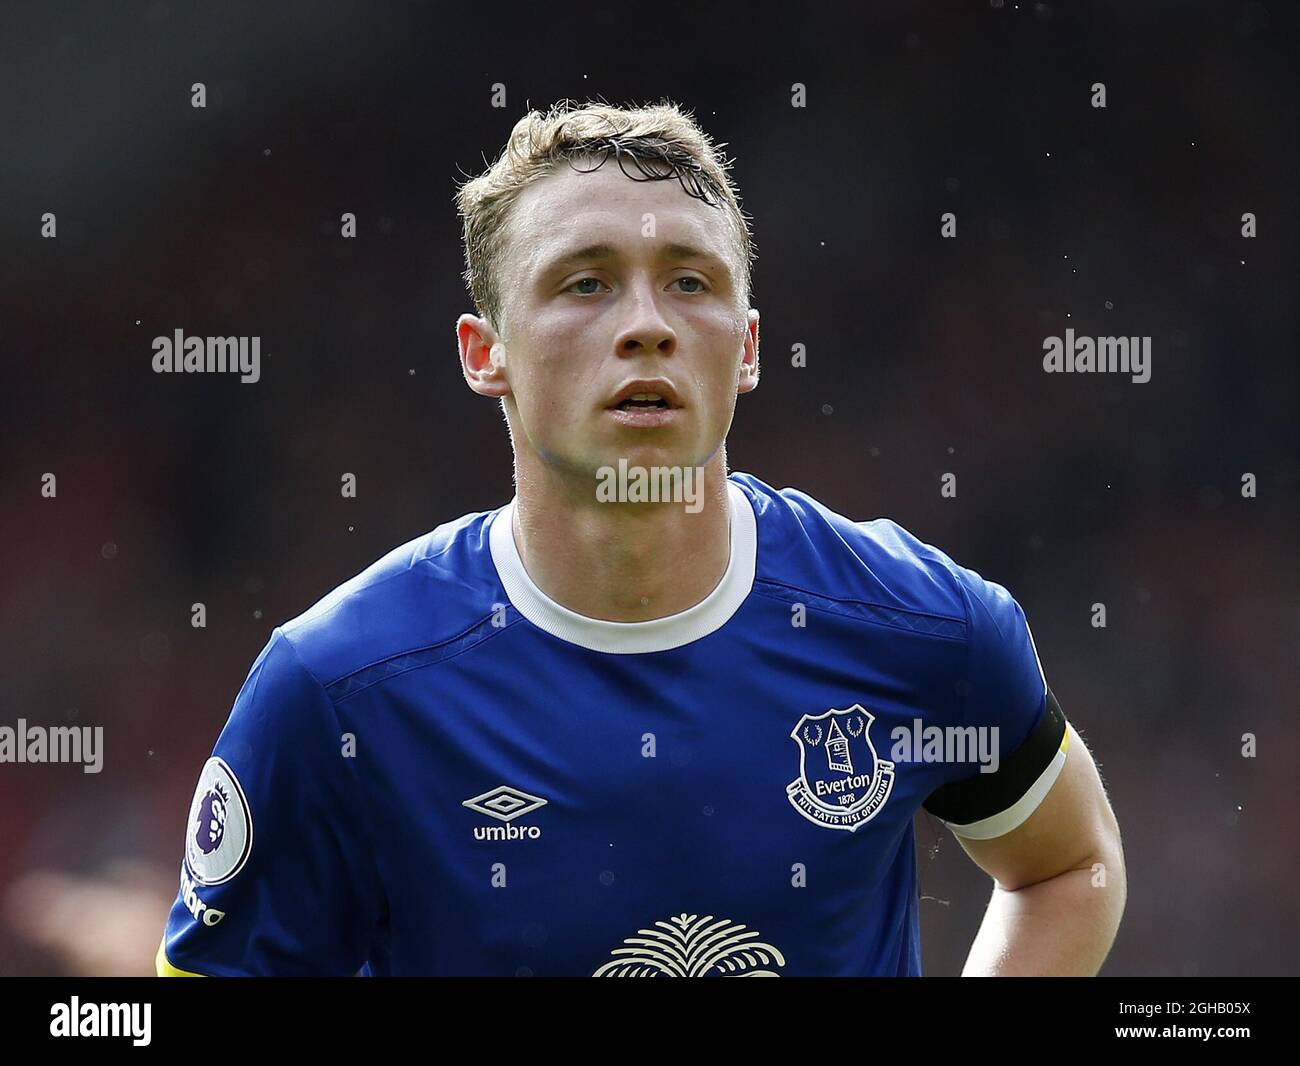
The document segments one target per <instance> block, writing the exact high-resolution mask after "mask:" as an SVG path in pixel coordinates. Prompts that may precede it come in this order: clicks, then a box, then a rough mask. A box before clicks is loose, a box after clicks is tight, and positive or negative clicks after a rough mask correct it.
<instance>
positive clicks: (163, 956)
mask: <svg viewBox="0 0 1300 1066" xmlns="http://www.w3.org/2000/svg"><path fill="white" fill-rule="evenodd" d="M166 943H167V938H166V937H163V938H162V940H160V941H158V954H157V955H155V956H154V960H153V964H154V968H155V969H156V970H157V971H158V976H159V977H206V976H207V974H204V973H191V972H190V971H189V970H182V969H179V968H178V967H175V966H173V965H172V964H171V963H170V962H168V961H167V952H166V951H164V950H163V945H165V944H166Z"/></svg>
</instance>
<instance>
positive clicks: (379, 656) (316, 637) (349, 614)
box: [278, 508, 499, 685]
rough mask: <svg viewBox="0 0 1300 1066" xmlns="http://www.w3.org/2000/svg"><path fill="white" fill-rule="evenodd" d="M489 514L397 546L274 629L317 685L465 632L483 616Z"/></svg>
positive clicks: (488, 587)
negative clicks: (317, 682) (314, 678)
mask: <svg viewBox="0 0 1300 1066" xmlns="http://www.w3.org/2000/svg"><path fill="white" fill-rule="evenodd" d="M498 510H499V508H498ZM495 513H496V510H492V511H476V512H472V513H470V514H465V515H462V516H461V517H459V518H457V519H454V520H452V521H450V522H445V523H443V524H442V525H440V526H438V527H437V528H436V529H433V530H431V531H429V532H428V533H425V534H423V535H421V536H419V537H416V538H415V539H414V540H410V541H408V542H406V543H405V544H400V545H398V546H397V547H396V548H393V549H392V550H391V551H389V552H386V553H385V554H384V555H383V556H382V557H380V558H379V559H377V560H376V561H375V562H373V563H372V564H371V565H370V566H368V567H366V568H365V569H364V570H362V571H361V572H360V573H358V574H356V575H355V576H354V577H351V578H349V579H348V580H347V581H344V582H343V583H342V584H341V585H339V586H337V587H336V588H334V589H332V590H331V591H330V592H328V593H327V594H326V595H325V596H323V597H321V599H319V600H318V601H317V602H316V603H314V604H313V605H312V606H311V607H309V608H308V609H307V610H305V611H303V612H302V614H300V615H298V616H297V617H295V618H292V619H290V620H289V621H287V622H285V623H283V624H282V625H281V626H279V628H278V632H280V633H281V634H282V635H283V637H284V639H285V640H286V641H287V642H288V644H289V645H291V647H292V650H293V652H294V653H296V655H297V656H298V658H299V659H300V660H301V661H302V664H303V665H304V666H305V667H306V668H307V670H308V671H309V672H310V673H311V674H313V675H314V676H315V677H316V679H317V680H318V681H320V682H321V684H323V685H330V684H332V683H333V682H336V681H338V680H339V679H341V678H344V677H347V676H349V675H351V674H354V673H356V672H357V671H359V670H362V669H364V668H366V667H368V666H372V665H375V664H378V663H380V662H383V661H385V660H388V659H391V658H392V657H394V656H397V655H401V654H403V653H405V652H412V651H418V650H422V649H427V648H431V647H436V646H437V645H439V644H442V643H445V642H447V641H450V640H452V639H453V638H455V637H457V636H459V635H461V634H463V633H465V631H466V630H468V629H470V628H472V627H473V626H474V625H476V624H477V623H478V622H480V621H482V619H483V618H484V617H487V616H490V613H491V609H492V606H491V605H492V600H493V589H494V588H495V587H496V586H495V582H494V578H493V569H492V561H491V553H490V550H489V547H488V538H487V530H488V526H489V524H490V523H489V519H490V518H491V517H492V516H493V515H494V514H495Z"/></svg>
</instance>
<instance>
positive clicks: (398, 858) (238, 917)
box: [158, 473, 1068, 976]
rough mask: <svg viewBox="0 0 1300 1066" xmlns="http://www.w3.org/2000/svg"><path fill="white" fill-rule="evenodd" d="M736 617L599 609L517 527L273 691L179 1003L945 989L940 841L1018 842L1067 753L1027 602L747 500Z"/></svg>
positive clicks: (271, 653)
mask: <svg viewBox="0 0 1300 1066" xmlns="http://www.w3.org/2000/svg"><path fill="white" fill-rule="evenodd" d="M728 492H729V501H730V539H731V554H730V561H729V563H728V566H727V569H726V572H725V574H724V576H723V577H722V579H721V581H720V582H719V583H718V585H717V587H716V588H715V589H714V590H713V592H712V593H710V594H709V596H708V597H707V598H705V599H704V600H703V601H701V602H700V603H698V604H697V605H696V606H694V607H692V608H690V609H689V610H686V611H683V612H681V613H680V614H675V615H672V616H670V617H666V618H660V619H655V620H652V621H646V622H632V623H621V622H609V621H603V620H597V619H592V618H588V617H585V616H583V615H579V614H576V613H575V612H573V611H570V610H568V609H566V608H565V607H563V606H562V605H560V604H558V603H556V602H554V601H553V600H551V599H550V598H549V597H547V596H546V595H545V594H544V593H543V592H542V591H541V590H540V589H539V588H538V587H537V586H536V585H535V584H534V583H533V581H532V580H531V579H530V577H529V575H528V573H527V571H526V570H525V568H524V566H523V563H522V561H521V558H520V556H519V552H518V549H517V547H516V545H515V541H514V537H513V535H512V531H511V517H512V509H513V506H514V502H513V501H512V502H511V503H509V504H507V505H505V506H504V507H500V508H497V509H496V510H493V511H487V512H479V513H475V514H470V515H466V516H464V517H462V518H460V519H458V520H456V521H454V522H450V523H448V524H446V525H442V526H439V527H438V528H437V529H435V530H433V531H432V532H431V533H428V534H426V535H424V536H422V537H420V538H418V539H417V540H414V541H412V542H411V543H409V544H405V545H403V546H402V547H400V548H397V549H395V550H393V551H392V552H390V553H388V554H387V555H386V556H384V557H383V558H382V559H380V560H379V561H378V562H376V563H375V564H374V565H373V566H371V567H370V568H369V569H367V570H365V571H364V572H363V573H361V574H359V575H358V576H356V577H355V578H353V579H352V580H350V581H348V582H346V583H345V584H343V585H341V586H340V587H339V588H337V589H335V590H334V591H333V592H332V593H330V594H329V595H328V596H326V597H325V598H324V599H323V600H321V601H320V602H319V603H318V604H316V605H315V606H314V607H312V608H311V609H310V610H308V611H307V612H306V613H304V614H302V615H300V616H299V617H297V618H295V619H294V620H292V621H290V622H287V623H285V624H284V625H282V626H279V627H277V628H276V629H275V630H274V631H273V633H272V635H271V638H270V641H269V643H268V644H267V645H266V647H265V648H264V649H263V650H262V652H261V654H260V655H259V656H258V658H257V660H256V662H254V664H253V667H252V670H251V671H250V673H249V675H248V678H247V680H246V681H245V682H244V685H243V687H242V688H241V690H240V692H239V694H238V696H237V698H236V700H235V703H234V707H233V709H232V710H231V713H230V717H229V720H228V722H227V724H226V726H225V728H224V729H223V730H222V732H221V734H220V736H219V737H218V739H217V742H216V745H215V747H214V749H213V752H212V757H211V758H210V759H209V760H208V761H207V763H206V765H205V766H204V767H203V769H202V772H201V775H200V778H199V782H198V787H197V789H196V790H195V794H194V798H193V802H192V804H191V808H190V813H189V819H188V822H187V824H186V831H185V833H186V835H185V850H184V856H183V859H182V864H181V884H180V890H179V892H178V894H177V898H176V901H175V903H174V904H173V906H172V909H171V911H170V914H169V916H168V921H167V925H166V930H165V933H164V937H163V942H162V944H161V945H160V946H159V951H158V971H159V973H161V974H169V975H176V974H204V975H213V976H220V975H246V974H248V975H260V974H267V975H269V974H337V975H351V974H356V973H358V972H360V973H365V974H372V975H403V974H434V975H443V974H456V975H500V976H511V975H520V976H527V975H537V976H549V975H599V976H634V975H635V976H640V975H647V976H648V975H657V976H703V975H710V976H712V975H722V976H731V975H746V976H754V975H769V974H770V975H855V976H856V975H918V974H919V973H920V972H921V962H920V931H919V927H918V915H917V887H916V851H915V842H914V837H913V818H914V816H915V815H916V813H917V811H918V810H919V809H921V808H922V807H923V806H924V807H925V808H926V809H927V810H929V811H931V812H932V813H933V814H935V815H936V816H937V817H939V818H940V819H942V820H943V821H944V822H945V823H946V824H948V825H949V826H950V827H951V828H952V829H953V831H954V832H956V833H959V834H964V835H966V836H969V837H976V838H988V837H995V836H998V835H1001V834H1003V833H1006V832H1009V831H1010V830H1011V829H1013V828H1015V827H1016V826H1018V825H1019V824H1020V823H1021V822H1023V821H1024V820H1025V819H1026V818H1027V817H1028V816H1029V814H1030V813H1032V811H1033V810H1034V809H1035V807H1036V806H1037V805H1038V803H1039V802H1040V801H1041V800H1042V798H1043V796H1044V795H1045V794H1046V792H1047V790H1048V789H1049V788H1050V787H1051V785H1052V783H1053V781H1054V780H1055V779H1056V777H1057V775H1058V774H1059V772H1060V770H1061V767H1062V765H1063V763H1064V759H1065V750H1066V740H1067V737H1068V734H1067V730H1066V727H1065V722H1064V718H1063V717H1062V715H1061V712H1060V708H1059V706H1057V704H1056V702H1055V699H1054V697H1053V696H1052V694H1051V693H1050V691H1049V689H1048V687H1047V683H1046V681H1045V678H1044V675H1043V672H1042V668H1041V666H1040V664H1039V660H1038V656H1037V653H1036V651H1035V649H1034V645H1033V639H1032V637H1031V635H1030V632H1029V628H1028V625H1027V623H1026V620H1025V616H1024V614H1023V612H1022V611H1021V609H1020V607H1019V605H1018V604H1017V603H1016V601H1015V600H1014V599H1013V598H1012V597H1011V595H1010V594H1009V593H1008V592H1007V590H1006V589H1005V588H1003V587H1002V586H1000V585H997V584H994V583H992V582H989V581H985V580H984V579H983V578H981V577H980V576H979V575H978V574H976V573H975V572H973V571H971V570H969V569H966V568H964V567H961V566H959V565H957V564H956V563H954V562H953V561H952V560H951V559H950V558H949V557H948V556H946V555H945V554H944V553H943V552H941V551H939V550H938V549H936V548H934V547H931V546H930V545H927V544H924V543H922V542H921V541H919V540H917V539H916V538H915V537H913V536H911V535H910V534H909V533H907V532H906V531H905V530H904V529H902V528H901V527H900V526H898V525H897V524H896V523H894V522H892V521H890V520H888V519H877V520H875V521H868V522H855V521H852V520H850V519H847V518H844V517H842V516H841V515H839V514H836V513H835V512H833V511H831V510H830V509H828V508H827V507H825V506H824V505H822V504H821V503H819V502H818V501H816V500H814V499H812V498H811V497H809V496H808V495H806V494H805V493H802V492H800V491H798V490H796V489H790V488H786V489H782V490H780V491H777V490H775V489H773V488H771V487H770V486H768V485H766V484H764V483H763V482H762V481H760V480H759V479H757V478H755V477H753V476H752V475H749V474H744V473H733V474H731V475H730V476H729V477H728Z"/></svg>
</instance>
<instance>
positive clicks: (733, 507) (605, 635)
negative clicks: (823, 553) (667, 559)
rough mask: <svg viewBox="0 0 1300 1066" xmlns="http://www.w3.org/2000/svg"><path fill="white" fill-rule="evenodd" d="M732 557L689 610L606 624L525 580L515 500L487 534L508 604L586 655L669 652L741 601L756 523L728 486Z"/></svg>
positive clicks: (749, 581) (750, 578) (745, 501)
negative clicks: (585, 650)
mask: <svg viewBox="0 0 1300 1066" xmlns="http://www.w3.org/2000/svg"><path fill="white" fill-rule="evenodd" d="M727 489H728V492H727V498H728V502H729V511H730V530H731V555H730V557H729V558H728V560H727V570H726V572H725V573H724V574H723V575H722V580H721V581H719V582H718V584H717V585H716V586H715V587H714V589H713V591H712V592H710V593H709V594H708V595H707V596H706V597H704V599H702V600H701V601H700V602H699V603H697V604H696V605H695V606H694V607H688V608H687V609H686V610H684V611H681V612H679V613H678V614H670V615H667V616H666V617H664V618H652V619H650V620H649V621H648V622H611V621H607V620H605V619H602V618H589V617H587V616H586V615H585V614H578V613H577V612H576V611H571V610H569V608H567V607H565V606H563V605H562V604H559V603H556V602H555V601H554V600H553V599H551V598H550V597H549V596H547V595H546V593H544V592H543V591H542V590H541V589H540V588H538V587H537V586H536V585H535V584H534V583H533V579H532V578H531V577H529V576H528V571H527V570H525V569H524V563H523V560H522V559H521V558H520V556H519V547H518V545H516V544H515V538H514V509H515V503H516V501H517V500H518V496H516V497H515V498H514V499H512V500H511V501H510V502H509V503H508V504H506V505H505V506H504V507H502V508H500V509H499V510H498V511H497V512H496V514H495V516H494V517H493V519H492V524H491V527H490V528H489V530H488V546H489V548H490V549H491V552H492V562H493V563H494V564H495V565H496V568H497V575H498V576H499V577H500V578H501V584H502V587H503V588H504V589H505V592H506V595H507V596H508V597H509V599H510V602H511V603H513V604H514V605H515V609H516V610H518V611H519V613H520V614H521V615H523V616H524V617H525V618H527V619H528V621H530V622H532V623H533V625H535V626H537V627H538V628H539V629H543V630H545V631H546V632H547V633H550V634H551V635H552V636H554V637H559V638H560V639H561V640H566V641H568V642H569V643H571V644H577V645H579V646H580V647H583V648H588V649H590V650H591V651H599V652H606V653H611V654H615V655H628V654H638V653H644V652H652V651H668V650H669V649H671V648H679V647H681V646H682V645H683V644H689V643H690V642H691V641H693V640H699V639H700V638H701V637H705V636H708V635H709V634H710V633H712V632H713V631H714V630H715V629H720V628H721V627H722V626H723V625H725V624H726V623H727V620H728V619H730V618H731V616H732V615H733V614H735V613H736V611H737V610H738V609H739V607H740V605H741V604H742V603H744V602H745V598H746V597H747V596H748V595H749V590H750V589H751V588H752V587H753V585H754V567H755V563H756V562H757V558H758V533H757V521H756V519H755V517H754V507H753V505H752V504H751V503H750V502H749V497H748V496H747V495H746V494H745V490H744V489H742V488H741V487H740V486H739V485H737V484H736V483H735V482H734V481H731V480H730V479H728V481H727Z"/></svg>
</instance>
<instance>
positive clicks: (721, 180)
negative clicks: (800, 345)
mask: <svg viewBox="0 0 1300 1066" xmlns="http://www.w3.org/2000/svg"><path fill="white" fill-rule="evenodd" d="M723 147H725V142H724V143H723V144H718V145H715V144H714V143H713V142H712V141H711V140H710V139H709V136H708V135H707V134H706V133H705V132H704V131H703V130H702V129H701V128H700V126H699V124H698V123H696V121H695V119H694V118H693V117H692V115H691V113H690V112H689V111H683V110H682V109H681V108H679V107H678V106H677V105H676V104H674V103H670V102H668V101H667V100H665V101H663V102H662V103H659V104H653V105H650V106H646V107H616V106H614V105H611V104H605V103H588V104H584V105H582V106H578V105H577V104H576V103H575V102H573V101H569V100H563V101H560V102H559V103H557V104H553V105H552V106H551V107H550V108H549V109H548V110H547V111H546V112H545V113H543V112H541V111H538V110H536V109H534V110H531V111H529V112H528V114H526V115H525V116H524V117H523V118H521V119H520V120H519V121H518V122H516V123H515V127H514V129H512V130H511V131H510V137H509V139H508V140H507V142H506V146H505V148H504V149H503V150H502V152H501V155H500V156H498V157H497V160H496V162H495V163H493V164H492V165H491V166H490V167H489V168H488V169H487V170H486V171H484V172H483V173H482V174H480V175H479V176H478V177H475V178H470V179H469V180H468V181H466V182H465V183H464V184H463V185H461V186H460V187H459V188H458V189H457V191H456V208H457V211H458V212H459V213H460V217H461V219H462V221H463V227H464V236H463V239H464V244H465V273H464V275H463V277H464V279H465V284H466V285H467V286H468V287H469V292H470V296H471V297H472V299H473V301H474V306H475V307H476V308H477V310H478V313H479V314H480V315H482V316H483V317H485V318H487V319H488V321H490V322H491V323H492V325H493V327H494V328H495V329H498V330H502V329H503V325H504V324H503V306H502V303H503V293H502V290H501V282H500V278H501V267H502V265H503V262H504V257H505V252H506V245H507V237H508V234H507V225H508V223H509V221H510V215H511V208H512V207H513V206H514V203H515V201H516V200H517V199H518V198H519V195H520V193H521V192H522V191H523V190H524V189H526V188H528V187H529V186H530V185H533V184H534V183H535V182H537V181H538V180H540V179H541V178H544V177H546V176H547V175H548V174H551V173H554V172H555V170H556V169H557V167H558V166H559V164H560V162H561V161H567V162H569V165H570V166H572V165H573V163H572V160H574V159H575V158H576V157H584V158H585V157H588V156H591V157H594V158H595V159H597V160H598V162H596V164H595V167H593V168H590V169H596V168H599V167H601V166H603V165H604V164H605V162H606V161H607V160H608V159H609V156H610V154H611V153H612V154H614V155H615V157H616V158H617V159H618V163H619V167H620V168H621V169H622V170H623V173H625V174H627V175H628V177H629V178H633V180H637V181H663V180H666V179H668V178H671V177H676V178H677V180H678V181H679V182H681V185H682V188H683V190H684V191H685V192H686V193H687V194H688V195H690V196H694V197H695V198H696V199H698V200H703V201H704V202H705V203H707V204H709V205H710V206H712V207H720V208H721V209H722V210H723V211H724V212H725V214H726V216H727V221H728V223H729V224H730V229H731V231H732V233H733V236H734V238H735V246H736V253H737V260H738V264H739V266H740V281H741V282H742V284H743V290H742V292H743V295H744V297H745V300H746V306H748V300H749V297H750V284H751V277H752V266H753V262H754V259H755V258H756V256H757V250H756V247H755V244H754V239H753V235H752V233H751V232H750V227H749V218H748V216H746V214H745V213H744V211H743V210H742V209H741V206H740V198H739V194H738V192H737V190H736V188H735V186H734V185H733V184H732V181H731V177H730V175H729V173H728V171H729V170H730V168H731V164H732V162H733V161H732V160H728V159H727V158H726V157H725V156H724V155H723V154H722V152H721V149H722V148H723ZM627 161H631V162H632V163H633V164H634V165H635V166H636V168H637V170H638V171H639V172H640V174H641V176H640V177H637V176H636V175H633V174H630V173H628V169H627V166H626V162H627ZM574 169H575V170H577V169H579V168H578V167H574ZM583 169H588V168H583Z"/></svg>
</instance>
